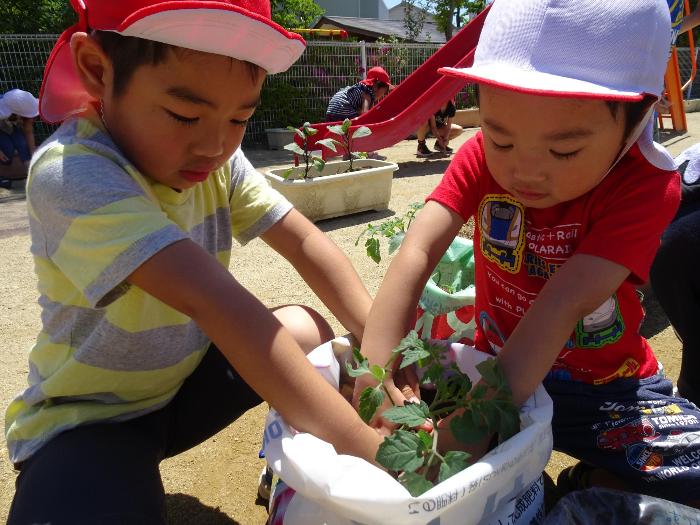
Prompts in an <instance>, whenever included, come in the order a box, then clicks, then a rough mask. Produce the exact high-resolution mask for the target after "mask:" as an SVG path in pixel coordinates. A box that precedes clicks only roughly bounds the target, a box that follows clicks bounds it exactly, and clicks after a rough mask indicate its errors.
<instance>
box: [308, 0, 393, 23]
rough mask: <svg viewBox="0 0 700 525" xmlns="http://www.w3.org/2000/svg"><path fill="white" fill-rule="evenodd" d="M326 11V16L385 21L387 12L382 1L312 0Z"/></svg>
mask: <svg viewBox="0 0 700 525" xmlns="http://www.w3.org/2000/svg"><path fill="white" fill-rule="evenodd" d="M314 2H315V3H316V4H318V5H319V6H321V7H322V8H323V9H325V10H326V13H325V14H326V16H354V17H357V18H380V19H383V20H385V19H387V18H388V17H389V10H388V9H387V7H386V5H385V4H384V0H314Z"/></svg>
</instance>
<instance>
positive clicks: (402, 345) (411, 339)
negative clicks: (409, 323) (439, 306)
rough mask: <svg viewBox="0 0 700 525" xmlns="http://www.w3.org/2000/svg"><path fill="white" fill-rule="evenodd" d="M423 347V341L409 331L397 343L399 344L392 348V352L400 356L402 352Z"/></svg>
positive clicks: (413, 331)
mask: <svg viewBox="0 0 700 525" xmlns="http://www.w3.org/2000/svg"><path fill="white" fill-rule="evenodd" d="M424 345H425V343H423V340H422V339H421V338H420V337H418V332H416V331H415V330H411V331H410V332H408V335H407V336H406V337H404V338H403V339H401V341H399V344H398V345H397V346H396V348H394V350H393V352H394V353H395V354H400V353H401V352H403V351H404V350H408V349H411V348H423V347H424Z"/></svg>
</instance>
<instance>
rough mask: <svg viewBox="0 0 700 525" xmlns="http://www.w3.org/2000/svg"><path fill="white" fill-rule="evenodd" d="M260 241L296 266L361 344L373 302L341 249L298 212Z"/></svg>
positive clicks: (266, 233) (275, 226)
mask: <svg viewBox="0 0 700 525" xmlns="http://www.w3.org/2000/svg"><path fill="white" fill-rule="evenodd" d="M261 238H262V239H263V240H264V241H265V242H266V243H267V244H268V245H270V247H271V248H273V249H274V250H275V251H277V252H278V253H279V254H280V255H282V256H283V257H284V258H285V259H287V260H288V261H289V262H290V263H291V264H292V266H294V268H295V269H296V270H297V272H299V275H300V276H301V277H302V278H303V279H304V281H306V283H307V284H308V285H309V287H310V288H311V289H312V290H313V291H314V293H315V294H316V295H317V296H318V297H319V299H321V301H323V304H325V305H326V306H327V307H328V309H329V310H330V311H331V312H332V313H333V315H335V317H336V318H337V319H338V320H339V321H340V322H341V323H342V325H343V326H344V327H345V328H347V329H348V330H349V331H350V332H352V334H353V335H354V336H355V338H356V339H357V340H358V341H362V336H363V333H364V329H365V322H366V320H367V316H368V315H369V309H370V307H371V306H372V298H371V297H370V295H369V292H367V289H366V288H365V286H364V284H362V280H361V279H360V276H359V275H357V272H356V271H355V269H354V268H353V266H352V264H351V263H350V261H349V260H348V258H347V256H346V255H345V254H344V253H343V252H342V251H341V250H340V248H338V246H336V245H335V244H334V243H333V241H331V239H330V238H329V237H328V236H327V235H326V234H324V233H323V232H322V231H321V230H319V229H318V228H317V227H316V226H314V224H313V223H311V221H309V220H308V219H307V218H306V217H304V216H303V215H302V214H301V213H299V211H297V210H295V209H293V210H291V211H290V212H289V213H288V214H287V215H286V216H285V217H284V219H282V220H281V221H279V222H278V223H276V224H275V225H274V226H272V227H271V228H270V229H269V230H267V231H266V232H265V233H264V234H263V235H262V236H261Z"/></svg>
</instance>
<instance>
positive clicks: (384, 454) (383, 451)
mask: <svg viewBox="0 0 700 525" xmlns="http://www.w3.org/2000/svg"><path fill="white" fill-rule="evenodd" d="M422 450H423V443H422V442H421V440H420V438H419V437H418V436H417V435H416V434H415V432H409V431H407V430H397V431H396V432H394V433H393V434H392V435H390V436H387V437H386V438H384V441H383V442H382V444H381V445H379V449H378V450H377V461H378V462H379V463H380V464H381V465H383V466H384V467H386V468H388V469H389V470H396V471H401V470H403V471H407V472H413V471H414V470H416V469H418V468H420V467H422V466H423V456H422V454H421V451H422Z"/></svg>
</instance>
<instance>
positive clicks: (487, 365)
mask: <svg viewBox="0 0 700 525" xmlns="http://www.w3.org/2000/svg"><path fill="white" fill-rule="evenodd" d="M448 350H449V347H448V346H444V345H439V344H431V343H429V342H427V341H425V340H422V339H421V338H419V337H418V335H417V333H416V332H415V331H411V332H410V333H409V334H408V336H406V337H405V338H404V339H402V340H401V342H400V343H399V345H398V346H397V347H396V348H395V349H394V350H393V352H392V356H391V358H390V359H389V361H388V362H387V364H386V365H385V366H384V367H383V368H382V367H381V366H378V365H370V364H369V362H368V360H367V359H366V358H365V357H364V356H363V355H362V354H361V353H360V351H359V349H357V348H355V349H354V350H353V361H354V367H353V366H352V364H350V363H347V364H346V367H347V371H348V374H350V375H351V376H353V377H359V376H362V375H365V374H371V375H372V377H373V378H374V379H375V380H377V381H378V385H377V386H375V387H368V388H366V389H365V390H363V391H362V392H361V394H360V400H359V401H360V402H359V413H360V416H361V417H362V419H363V420H364V421H365V422H369V421H371V420H372V419H373V418H374V417H375V416H376V415H377V411H378V410H379V407H381V406H382V403H383V402H384V399H385V396H388V395H389V394H388V391H387V389H386V386H385V385H384V380H385V379H386V378H387V376H388V374H390V373H391V370H392V369H393V366H394V361H395V360H397V359H399V360H400V368H405V367H407V366H411V365H418V366H419V367H421V368H422V369H423V370H425V372H424V374H423V377H422V379H421V384H426V383H430V384H432V385H433V388H434V392H435V397H434V398H433V399H432V401H431V402H430V404H428V403H426V402H425V401H421V402H420V403H407V404H405V405H404V406H394V407H392V408H390V409H388V410H386V411H385V412H384V413H382V414H381V416H382V417H383V418H385V419H387V420H389V421H391V422H392V423H395V424H397V425H399V428H398V429H397V430H396V431H395V432H394V433H393V434H392V435H391V436H388V437H386V438H384V442H383V443H382V444H381V445H380V446H379V450H378V452H377V458H376V459H377V462H378V463H379V464H380V465H382V466H383V467H385V468H386V469H388V470H389V471H391V472H394V473H396V475H397V477H398V480H399V482H400V483H401V484H402V485H404V486H405V487H406V489H407V490H408V491H409V492H410V493H411V495H413V496H419V495H420V494H423V493H424V492H425V491H426V490H428V489H430V488H431V487H432V486H433V482H434V479H435V476H436V475H437V482H438V483H441V482H443V481H445V480H446V479H448V478H450V477H451V476H454V475H455V474H457V473H458V472H460V471H462V470H464V469H465V468H467V467H468V466H469V458H470V457H471V456H470V454H469V453H467V452H463V451H449V452H447V453H445V454H441V453H440V452H439V449H438V442H439V438H440V432H441V431H439V430H438V428H437V425H436V426H435V428H434V430H433V432H432V433H428V432H426V431H424V430H421V429H418V428H417V427H419V426H420V425H422V424H423V423H424V422H425V420H426V419H430V420H431V421H435V422H437V421H439V420H440V419H442V418H444V417H446V416H447V415H449V414H451V413H453V412H455V411H457V410H459V411H461V414H460V415H458V416H455V417H454V418H453V419H452V420H451V421H450V425H449V429H450V431H451V432H452V434H453V435H454V436H455V438H456V439H457V440H459V441H460V442H462V443H464V444H466V445H469V444H475V443H478V442H479V441H481V440H483V439H485V438H486V437H488V436H490V435H496V436H497V437H498V442H499V443H501V442H503V441H505V440H506V439H508V438H509V437H511V436H513V435H514V434H516V433H517V432H518V431H519V430H520V416H519V414H518V409H517V408H516V406H515V405H514V404H513V400H512V394H511V391H510V387H509V386H508V383H507V381H506V379H505V376H504V374H503V370H502V369H501V367H500V364H499V362H498V360H497V359H487V360H486V361H483V362H481V363H479V364H478V365H477V367H476V368H477V370H478V371H479V373H481V377H482V381H481V382H480V383H479V384H477V385H476V386H473V385H472V382H471V380H470V379H469V377H468V376H467V375H466V374H464V373H462V372H461V371H460V370H459V368H458V367H457V365H455V364H454V363H451V364H447V365H445V364H444V363H445V362H446V359H445V356H444V354H445V353H446V352H448ZM443 432H444V430H443ZM436 472H437V474H435V473H436Z"/></svg>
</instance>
